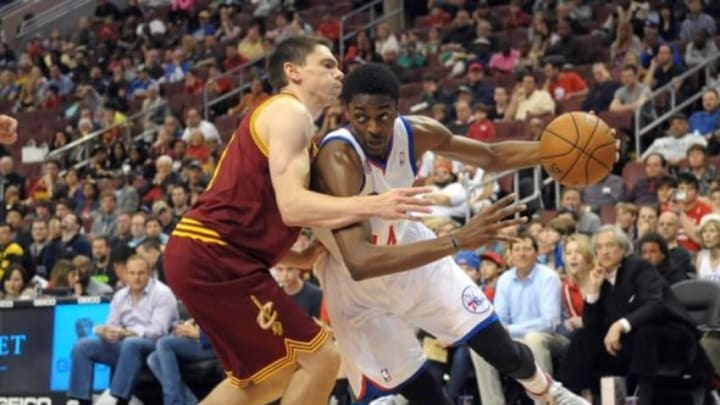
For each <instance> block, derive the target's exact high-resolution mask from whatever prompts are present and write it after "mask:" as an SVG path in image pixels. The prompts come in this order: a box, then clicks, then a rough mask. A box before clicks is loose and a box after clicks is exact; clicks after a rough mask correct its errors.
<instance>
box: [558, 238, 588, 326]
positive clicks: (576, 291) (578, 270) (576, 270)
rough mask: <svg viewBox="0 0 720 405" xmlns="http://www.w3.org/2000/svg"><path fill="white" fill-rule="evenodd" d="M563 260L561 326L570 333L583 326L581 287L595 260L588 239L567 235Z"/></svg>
mask: <svg viewBox="0 0 720 405" xmlns="http://www.w3.org/2000/svg"><path fill="white" fill-rule="evenodd" d="M563 261H564V263H565V272H566V273H567V274H566V276H565V277H564V278H563V280H562V296H561V299H562V306H563V319H564V321H563V324H562V327H563V329H564V332H567V333H570V332H572V331H574V330H576V329H580V328H582V326H583V323H582V311H583V304H584V301H583V296H582V289H583V287H584V285H585V282H586V280H587V279H588V275H589V274H590V270H592V267H593V264H594V262H595V255H594V254H593V249H592V245H591V244H590V239H589V238H588V237H587V236H585V235H583V234H579V233H576V234H573V235H570V236H568V238H567V239H566V240H565V246H563Z"/></svg>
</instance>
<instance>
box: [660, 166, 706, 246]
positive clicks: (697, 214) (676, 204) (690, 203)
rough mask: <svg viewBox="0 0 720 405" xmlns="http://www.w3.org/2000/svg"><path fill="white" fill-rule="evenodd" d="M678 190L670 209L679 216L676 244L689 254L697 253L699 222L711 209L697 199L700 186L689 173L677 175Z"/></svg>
mask: <svg viewBox="0 0 720 405" xmlns="http://www.w3.org/2000/svg"><path fill="white" fill-rule="evenodd" d="M677 180H678V189H677V192H676V193H675V198H674V201H673V202H672V203H671V204H670V206H671V209H672V210H673V211H675V212H676V213H678V214H679V216H680V223H681V224H682V228H681V230H680V234H679V235H678V237H677V239H678V243H679V244H680V246H682V247H684V248H685V249H687V250H688V251H690V252H698V251H699V250H700V244H699V239H698V234H697V230H698V226H699V225H700V220H702V217H704V216H705V215H707V214H710V213H711V212H712V207H711V206H710V205H708V204H707V203H705V202H704V201H701V200H700V199H698V189H699V188H700V184H699V182H698V179H697V178H696V177H695V176H694V175H693V174H691V173H679V174H678V175H677Z"/></svg>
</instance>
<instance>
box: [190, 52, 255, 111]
mask: <svg viewBox="0 0 720 405" xmlns="http://www.w3.org/2000/svg"><path fill="white" fill-rule="evenodd" d="M265 58H266V56H265V55H263V56H261V57H259V58H256V59H253V60H251V61H249V62H245V63H243V64H242V65H240V66H236V67H234V68H232V69H230V70H228V71H225V72H222V73H220V74H219V75H218V76H216V77H213V78H210V79H208V81H207V82H205V86H204V87H203V116H204V117H205V119H206V120H207V119H208V118H209V117H210V107H212V106H213V105H215V104H217V103H219V102H221V101H223V100H227V99H228V98H230V97H233V96H234V95H236V94H238V93H240V92H242V91H244V90H245V89H246V88H247V83H245V81H244V80H243V75H242V72H243V71H245V70H246V69H247V68H252V67H253V66H255V65H256V64H257V63H258V62H260V61H262V60H265ZM234 74H237V76H238V85H237V87H235V88H234V89H232V90H230V91H229V92H227V93H225V94H221V95H219V96H217V97H215V98H214V99H212V100H208V90H209V89H210V85H211V84H212V83H215V82H216V81H218V80H219V79H220V78H221V77H228V78H232V76H233V75H234Z"/></svg>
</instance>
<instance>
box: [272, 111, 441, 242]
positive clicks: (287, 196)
mask: <svg viewBox="0 0 720 405" xmlns="http://www.w3.org/2000/svg"><path fill="white" fill-rule="evenodd" d="M283 107H284V108H283ZM271 109H272V110H271ZM262 114H263V115H264V116H265V118H266V119H267V120H266V123H265V125H264V126H262V128H263V130H265V131H267V132H266V133H267V134H268V150H269V151H268V152H269V153H268V154H269V157H268V159H269V164H270V176H271V178H272V182H273V188H274V190H275V196H276V198H277V203H278V207H279V209H280V214H281V215H282V217H283V221H284V222H285V224H287V225H290V226H309V227H320V228H338V227H343V226H347V225H349V224H352V223H355V222H359V221H362V220H365V219H368V218H370V217H372V216H377V217H382V218H388V219H402V218H408V217H409V216H410V214H411V213H412V212H428V207H427V206H428V205H429V204H430V203H429V202H428V201H425V200H421V199H419V198H416V197H415V196H416V195H418V194H422V193H426V192H428V190H427V189H425V188H406V189H397V190H392V191H391V192H388V193H384V194H382V195H379V196H369V197H352V198H337V197H331V196H327V195H323V194H320V193H315V192H312V191H309V190H308V189H307V183H308V178H309V175H310V156H309V154H308V145H309V140H310V135H309V134H312V133H313V128H312V122H311V120H310V118H309V116H308V115H307V113H306V112H305V111H304V110H303V109H301V108H300V106H299V104H296V103H294V102H282V101H277V102H275V103H274V104H273V105H272V106H270V107H268V108H267V109H266V110H264V111H263V112H262ZM274 114H279V115H274ZM269 117H271V118H270V119H268V118H269Z"/></svg>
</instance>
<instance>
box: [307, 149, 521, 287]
mask: <svg viewBox="0 0 720 405" xmlns="http://www.w3.org/2000/svg"><path fill="white" fill-rule="evenodd" d="M363 176H364V172H363V169H362V166H361V163H360V160H359V158H358V157H357V154H356V153H355V152H354V151H353V150H352V149H351V147H350V146H348V145H346V144H345V143H344V142H331V143H329V144H328V145H326V146H325V147H324V148H323V149H322V150H321V151H320V154H319V155H318V157H317V159H316V160H315V162H314V165H313V181H312V187H313V189H314V190H317V191H321V192H324V193H329V194H331V195H335V196H345V197H347V196H353V195H357V194H358V193H359V192H360V190H361V189H362V185H363ZM513 199H514V196H513V195H510V196H509V197H506V198H504V199H502V200H500V201H498V202H497V203H496V204H494V205H493V206H491V207H489V209H488V210H487V211H485V212H484V213H483V214H481V215H478V216H476V217H475V218H473V219H472V220H471V221H470V222H469V223H468V225H466V226H464V227H463V228H461V229H460V230H459V231H458V232H456V233H455V234H453V235H451V236H445V237H442V238H438V239H430V240H426V241H421V242H416V243H411V244H406V245H395V246H378V245H374V244H372V242H371V237H372V235H371V231H370V224H369V222H368V221H363V222H361V223H357V224H353V225H350V226H347V227H345V228H340V229H335V230H334V231H333V235H334V236H335V240H336V242H337V244H338V247H339V248H340V253H341V254H342V256H343V259H344V261H345V264H346V265H347V267H348V269H349V270H350V275H351V276H352V278H353V279H354V280H364V279H368V278H372V277H379V276H384V275H387V274H392V273H399V272H402V271H406V270H410V269H413V268H416V267H420V266H422V265H424V264H427V263H431V262H434V261H435V260H438V259H440V258H442V257H445V256H447V255H450V254H453V253H454V252H455V251H456V250H458V249H475V248H477V247H479V246H481V245H484V244H486V243H488V242H490V241H491V240H498V239H499V240H503V239H504V237H503V236H502V235H499V234H498V231H499V230H500V229H501V228H504V227H507V226H510V225H514V224H518V223H521V222H524V218H520V219H510V220H503V219H504V218H507V217H509V216H512V215H514V214H515V213H516V212H520V211H522V210H524V209H525V207H523V206H516V205H511V203H512V201H513Z"/></svg>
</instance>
